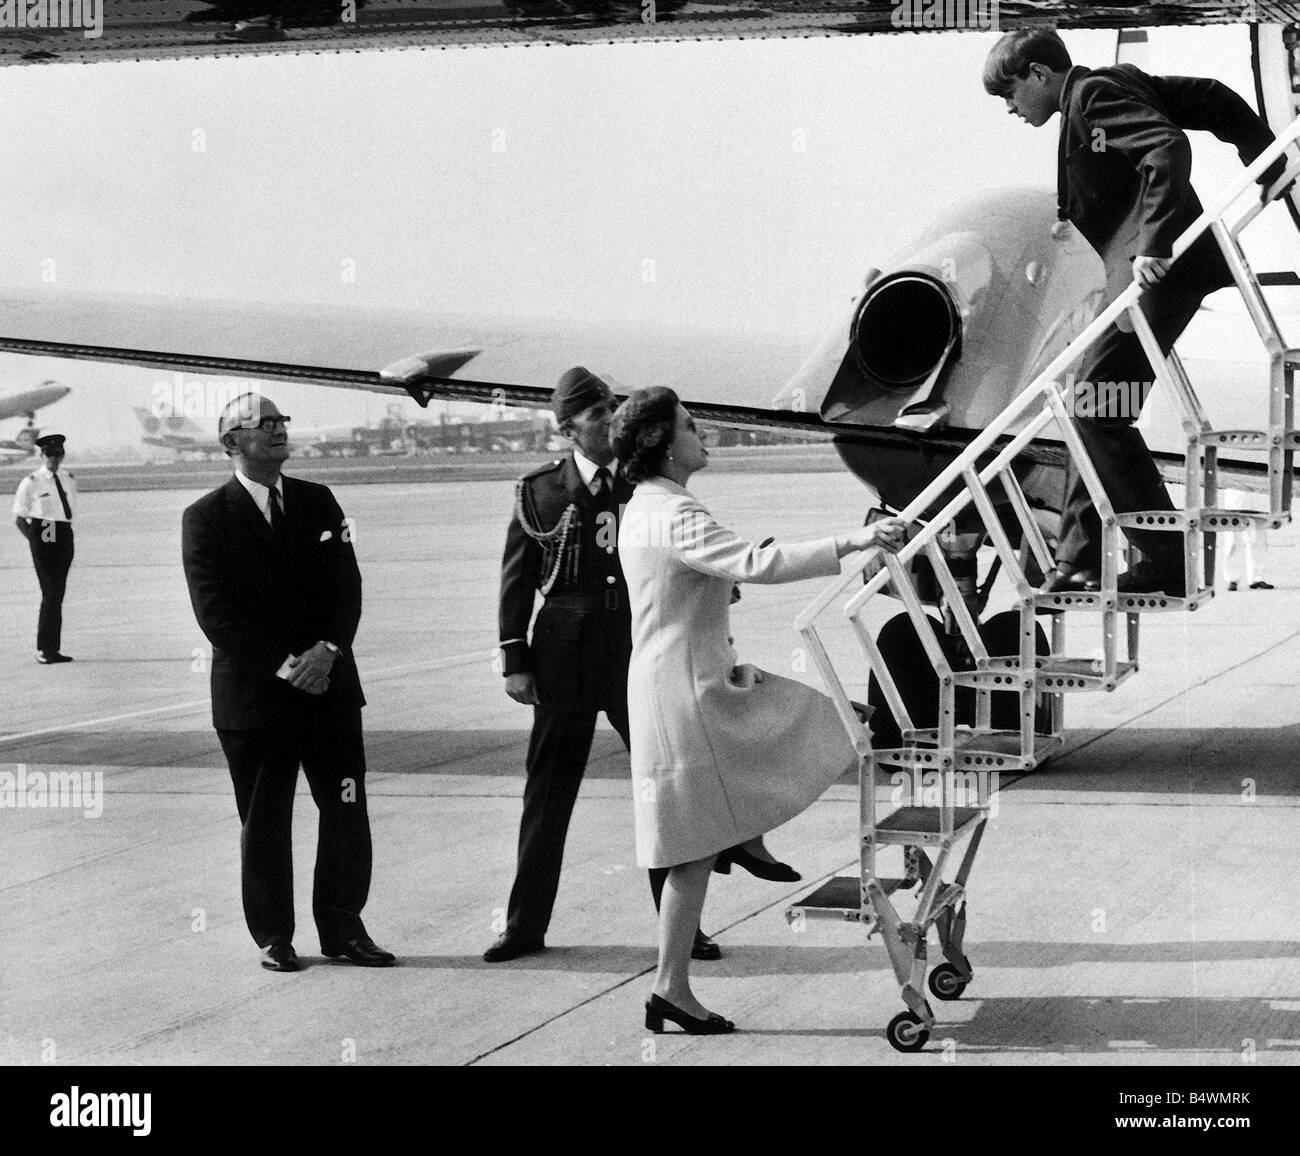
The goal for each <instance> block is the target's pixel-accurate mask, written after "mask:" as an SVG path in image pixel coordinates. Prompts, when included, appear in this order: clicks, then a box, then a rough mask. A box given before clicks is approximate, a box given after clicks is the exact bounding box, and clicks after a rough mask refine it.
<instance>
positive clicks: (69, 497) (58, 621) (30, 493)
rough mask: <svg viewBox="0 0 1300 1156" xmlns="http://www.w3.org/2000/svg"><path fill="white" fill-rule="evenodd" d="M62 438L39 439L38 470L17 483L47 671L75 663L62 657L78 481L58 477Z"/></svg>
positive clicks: (39, 653) (17, 508)
mask: <svg viewBox="0 0 1300 1156" xmlns="http://www.w3.org/2000/svg"><path fill="white" fill-rule="evenodd" d="M65 441H66V438H65V437H64V436H63V434H46V435H45V436H44V437H41V438H37V439H36V446H37V448H38V449H39V450H40V451H41V464H40V467H39V468H38V469H36V470H34V471H33V472H32V473H30V474H28V475H27V476H26V477H25V478H23V480H22V481H21V482H19V483H18V492H17V493H16V494H15V495H14V521H15V523H16V525H17V526H18V532H19V533H20V534H22V536H23V537H24V538H26V539H27V544H28V546H29V547H30V548H31V551H32V564H33V565H34V566H35V567H36V580H37V581H38V582H39V583H40V584H41V612H40V617H39V619H38V620H37V626H36V661H37V662H39V663H41V664H42V665H44V666H49V665H52V664H54V663H59V662H71V661H72V658H71V657H70V656H69V655H66V654H63V653H61V651H60V649H59V648H60V646H61V645H62V642H63V595H64V593H65V591H66V590H67V588H68V571H69V569H71V567H72V554H73V545H72V512H73V509H74V508H75V507H76V504H77V479H76V478H74V477H73V476H72V475H71V474H70V473H68V472H67V471H64V472H63V473H62V474H60V472H59V467H60V466H62V465H63V453H64V448H63V443H64V442H65Z"/></svg>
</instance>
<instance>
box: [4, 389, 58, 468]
mask: <svg viewBox="0 0 1300 1156" xmlns="http://www.w3.org/2000/svg"><path fill="white" fill-rule="evenodd" d="M71 392H72V390H71V389H69V388H68V386H66V385H59V384H58V383H57V382H54V381H44V382H42V383H41V384H40V385H38V386H36V387H35V388H34V389H24V390H19V391H18V392H17V393H7V394H4V395H0V421H5V420H7V419H8V418H14V417H22V418H26V419H27V424H26V425H25V426H24V427H23V428H22V429H21V430H19V432H18V433H17V434H16V435H15V436H14V437H13V438H12V439H0V460H4V461H18V460H20V459H22V458H29V457H31V456H32V454H33V453H35V452H36V439H37V438H38V437H40V436H41V431H40V430H39V429H37V428H36V411H37V410H38V409H44V408H45V407H46V406H47V405H53V404H54V403H55V402H56V401H58V400H59V398H61V397H67V395H68V394H69V393H71Z"/></svg>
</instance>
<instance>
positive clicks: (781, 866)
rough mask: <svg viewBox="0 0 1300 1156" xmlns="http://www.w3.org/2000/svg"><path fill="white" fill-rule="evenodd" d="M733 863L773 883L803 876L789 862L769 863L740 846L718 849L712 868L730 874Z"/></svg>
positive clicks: (787, 881)
mask: <svg viewBox="0 0 1300 1156" xmlns="http://www.w3.org/2000/svg"><path fill="white" fill-rule="evenodd" d="M733 863H734V864H735V865H736V866H737V867H743V868H744V869H745V870H746V871H748V872H749V873H750V874H751V875H756V876H757V877H758V878H759V879H767V880H770V881H771V882H773V883H798V882H799V880H800V879H802V878H803V876H802V875H800V874H799V872H798V871H796V870H795V869H794V868H793V867H791V866H790V864H789V863H769V862H768V861H767V860H766V859H760V858H759V857H758V856H757V855H751V854H750V853H749V852H748V851H746V850H745V849H744V847H741V846H735V847H728V848H727V849H726V850H725V851H719V852H718V858H717V861H716V862H715V863H714V864H713V869H714V870H715V871H716V872H717V873H718V874H719V875H730V874H731V865H732V864H733Z"/></svg>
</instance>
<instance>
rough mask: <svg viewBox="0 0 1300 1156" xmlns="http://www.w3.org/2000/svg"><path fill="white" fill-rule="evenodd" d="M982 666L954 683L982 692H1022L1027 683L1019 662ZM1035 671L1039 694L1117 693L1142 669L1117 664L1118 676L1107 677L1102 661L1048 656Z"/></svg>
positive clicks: (992, 660)
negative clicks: (1067, 691)
mask: <svg viewBox="0 0 1300 1156" xmlns="http://www.w3.org/2000/svg"><path fill="white" fill-rule="evenodd" d="M980 666H981V668H982V669H980V670H962V671H953V675H952V680H953V683H954V684H955V685H956V686H972V687H976V688H978V689H981V690H1019V689H1020V687H1021V684H1022V683H1023V682H1024V676H1023V675H1022V674H1021V671H1020V660H1019V659H1018V658H987V659H983V660H982V661H981V663H980ZM1034 668H1035V672H1034V674H1032V675H1030V676H1029V680H1030V682H1031V683H1032V684H1033V686H1034V689H1036V690H1047V691H1061V690H1114V689H1115V688H1116V687H1117V686H1119V684H1120V683H1122V682H1123V681H1124V680H1125V679H1126V678H1128V677H1129V676H1130V675H1132V674H1133V673H1134V672H1135V671H1136V670H1137V668H1138V666H1137V663H1136V662H1117V663H1116V664H1115V674H1114V675H1113V676H1112V677H1107V675H1106V671H1105V667H1104V664H1103V663H1102V661H1101V660H1100V659H1098V658H1058V657H1056V656H1055V655H1048V656H1046V657H1044V658H1040V659H1039V660H1038V661H1037V662H1036V663H1035V664H1034Z"/></svg>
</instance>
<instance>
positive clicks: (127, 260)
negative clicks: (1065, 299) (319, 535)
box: [0, 28, 1249, 444]
mask: <svg viewBox="0 0 1300 1156" xmlns="http://www.w3.org/2000/svg"><path fill="white" fill-rule="evenodd" d="M1161 35H1162V37H1163V40H1164V41H1167V42H1168V43H1169V44H1170V45H1171V47H1170V50H1169V53H1168V55H1169V59H1170V60H1171V61H1175V62H1176V63H1177V65H1178V66H1179V67H1176V68H1170V69H1168V70H1169V71H1184V72H1187V71H1198V72H1204V73H1208V74H1216V75H1222V76H1223V77H1224V79H1227V80H1230V81H1231V82H1234V83H1236V85H1237V87H1238V88H1239V90H1240V91H1243V92H1246V94H1247V95H1249V90H1248V88H1247V87H1246V85H1247V82H1248V79H1249V77H1248V73H1247V72H1246V71H1245V68H1244V65H1245V64H1247V63H1248V60H1247V59H1246V58H1245V54H1244V52H1243V51H1242V47H1241V46H1242V45H1243V44H1244V30H1243V29H1240V28H1232V29H1226V30H1225V29H1216V28H1203V29H1196V30H1188V31H1186V32H1183V31H1181V30H1165V32H1163V33H1162V34H1161ZM1225 36H1226V37H1228V39H1223V38H1224V37H1225ZM1234 36H1235V39H1234V38H1233V37H1234ZM1180 37H1181V39H1180ZM1189 37H1194V39H1189ZM995 39H996V36H995V35H993V34H977V33H954V34H944V35H925V36H912V35H900V36H886V37H866V36H863V37H843V38H809V39H788V40H743V41H699V42H692V41H686V42H681V43H672V42H665V43H648V44H633V43H623V44H601V45H582V46H569V45H563V46H547V47H540V46H530V47H520V46H490V47H481V46H480V47H473V48H464V49H430V50H423V51H418V50H409V51H390V52H382V53H381V52H369V53H347V54H323V55H319V56H315V55H307V56H279V57H277V56H256V57H244V58H224V59H220V60H186V61H155V62H131V63H105V64H96V65H47V66H41V67H32V68H5V69H0V171H3V172H4V173H5V175H6V178H7V180H8V181H9V184H10V190H11V191H10V197H9V198H8V211H7V212H6V213H5V214H3V215H2V216H0V294H3V293H8V294H29V293H36V292H41V291H42V286H43V285H44V284H45V283H46V281H47V280H48V278H49V277H50V276H51V275H53V276H54V277H55V278H56V279H57V281H56V283H57V286H58V287H59V288H61V289H81V290H91V291H96V292H114V291H116V292H136V293H139V292H145V293H154V294H164V295H170V294H179V295H184V296H206V297H234V298H237V299H240V300H253V301H276V302H323V303H330V304H340V303H341V304H349V303H355V304H358V305H366V306H381V307H382V306H392V307H401V308H421V309H422V308H427V309H429V310H430V311H431V312H460V313H470V314H480V313H481V314H488V315H493V316H507V317H516V316H517V317H538V316H540V317H561V318H562V317H580V318H587V319H597V320H600V319H606V318H617V319H632V320H636V321H637V322H639V323H644V324H646V325H654V324H685V325H699V326H716V327H729V328H730V327H734V328H738V329H745V328H755V327H759V328H763V329H767V330H771V331H777V332H788V333H791V334H796V335H799V336H800V337H801V338H806V339H807V341H808V344H809V346H810V347H811V345H812V344H815V342H816V339H817V338H818V337H819V336H820V335H821V334H822V333H823V332H824V331H825V330H826V328H827V327H828V326H829V325H830V324H831V323H832V322H833V321H834V320H835V319H836V317H837V316H838V315H839V314H840V313H842V311H843V308H844V306H845V304H846V303H847V301H848V300H849V299H850V298H851V297H852V296H853V295H854V292H855V290H856V289H857V288H858V287H859V286H860V285H861V282H862V277H863V275H864V273H865V272H866V270H867V269H868V268H869V267H871V266H873V265H881V264H883V263H884V262H885V261H886V260H887V258H888V256H889V255H890V254H891V253H893V252H895V251H896V250H898V249H900V248H901V247H902V245H903V244H904V243H905V242H906V241H907V240H908V239H909V237H911V236H912V235H914V234H916V233H918V232H920V231H921V230H922V229H923V228H924V226H925V225H926V223H927V222H928V221H929V220H930V219H931V218H932V217H933V216H934V215H935V214H937V213H938V212H939V211H940V210H942V209H943V208H944V207H945V206H947V205H950V204H952V203H953V202H954V201H956V200H959V199H960V198H961V197H962V196H964V195H966V194H967V193H970V192H974V191H976V190H979V189H986V188H991V187H998V186H1004V185H1024V184H1034V185H1049V186H1050V185H1051V184H1052V183H1053V182H1054V171H1055V145H1056V131H1055V124H1056V121H1055V120H1054V121H1052V122H1051V127H1049V128H1046V129H1041V130H1033V129H1031V128H1029V127H1028V126H1026V125H1024V124H1023V123H1022V122H1020V121H1019V120H1016V119H1013V118H1011V117H1009V116H1008V114H1007V112H1006V110H1005V108H1004V106H1003V104H1002V102H1001V101H999V100H995V99H993V98H991V97H989V96H987V95H986V94H985V93H984V91H983V88H982V86H981V84H980V68H981V65H982V62H983V59H984V56H985V55H986V53H987V51H988V48H989V47H990V45H991V44H992V43H993V41H994V40H995ZM1067 43H1068V44H1069V45H1070V47H1071V49H1072V51H1073V52H1074V54H1075V58H1076V59H1077V60H1080V61H1084V62H1088V63H1094V64H1100V63H1109V62H1111V61H1112V60H1113V55H1114V33H1113V32H1080V33H1074V34H1070V35H1068V36H1067ZM1189 46H1190V47H1189ZM1163 51H1164V50H1163V49H1161V48H1157V50H1156V52H1155V53H1153V57H1152V59H1151V60H1149V61H1148V64H1149V66H1150V67H1151V68H1152V70H1154V71H1161V70H1163V68H1162V65H1163V64H1164V61H1163V60H1162V59H1161V53H1162V52H1163ZM1189 59H1190V61H1191V63H1192V64H1194V65H1195V67H1189V66H1188V61H1189ZM1229 159H1231V154H1229ZM1234 163H1235V162H1234ZM1231 171H1232V170H1231V167H1230V166H1229V167H1228V168H1226V169H1224V170H1223V173H1224V176H1225V177H1226V176H1227V175H1230V173H1231ZM1211 187H1212V186H1211ZM45 377H55V378H57V379H58V380H60V381H63V382H65V383H66V384H69V385H71V386H72V387H73V394H72V395H71V396H70V397H69V398H67V399H65V400H64V401H61V402H60V403H58V406H57V407H52V408H51V409H50V410H48V411H46V413H45V414H44V415H42V422H43V424H45V425H46V427H47V428H50V429H52V428H54V426H55V425H58V426H59V428H61V429H65V430H66V431H67V432H69V433H70V434H72V435H73V436H74V438H75V437H77V436H80V437H81V439H82V440H83V441H84V442H93V443H95V444H100V443H104V442H107V441H125V442H131V441H134V440H135V439H136V437H137V432H136V429H135V426H134V421H133V419H132V418H131V416H130V406H131V405H141V404H148V401H149V399H150V398H151V396H152V390H153V387H154V385H155V384H156V383H157V381H158V374H156V373H152V372H149V371H140V370H132V369H128V368H124V367H105V366H86V365H76V364H74V363H68V362H49V361H37V360H35V359H23V358H13V357H5V358H0V390H8V389H11V388H20V387H25V386H27V385H30V384H34V383H35V382H37V381H40V380H42V379H44V378H45ZM533 384H550V383H549V382H548V383H533ZM268 392H269V390H268ZM276 393H277V396H279V397H281V398H287V401H285V400H282V401H281V404H282V407H283V408H285V409H286V410H287V409H288V408H289V407H290V406H292V407H293V411H294V413H295V414H297V413H299V412H304V406H306V407H309V409H310V411H314V412H312V413H311V416H312V418H313V424H315V423H319V424H327V423H334V422H341V421H350V420H358V421H359V420H363V419H364V418H365V417H367V416H369V417H377V416H379V415H380V414H382V413H383V411H384V408H385V405H386V404H387V403H386V401H385V399H382V398H376V397H374V396H370V397H368V398H367V397H353V396H351V395H348V394H340V393H339V392H338V391H335V390H311V389H307V388H305V387H291V386H290V387H280V386H277V387H276ZM12 432H13V425H12V423H9V424H8V425H7V427H6V429H5V431H4V433H5V435H6V436H11V435H12Z"/></svg>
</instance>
